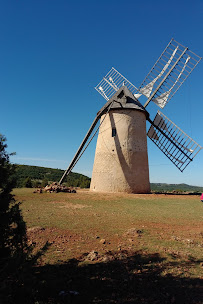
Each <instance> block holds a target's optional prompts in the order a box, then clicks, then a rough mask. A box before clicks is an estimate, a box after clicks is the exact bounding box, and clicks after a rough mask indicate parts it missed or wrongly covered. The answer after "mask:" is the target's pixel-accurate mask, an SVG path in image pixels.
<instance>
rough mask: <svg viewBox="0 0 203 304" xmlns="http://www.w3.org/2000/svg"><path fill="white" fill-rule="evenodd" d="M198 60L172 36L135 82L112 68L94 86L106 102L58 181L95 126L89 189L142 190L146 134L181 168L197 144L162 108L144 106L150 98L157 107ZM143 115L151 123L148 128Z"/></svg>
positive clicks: (146, 180)
mask: <svg viewBox="0 0 203 304" xmlns="http://www.w3.org/2000/svg"><path fill="white" fill-rule="evenodd" d="M200 60H201V57H199V56H198V55H196V54H195V53H193V52H191V51H190V50H189V49H188V48H187V47H184V46H183V45H181V44H180V43H178V42H177V41H175V40H174V39H172V40H171V41H170V42H169V44H168V45H167V47H166V48H165V50H164V51H163V53H162V54H161V56H160V57H159V59H158V60H157V61H156V63H155V65H154V66H153V67H152V69H151V71H150V72H149V73H148V75H147V76H146V78H145V79H144V81H143V82H142V83H141V85H140V87H139V88H137V87H135V86H134V85H133V84H132V83H131V82H130V81H128V80H127V79H126V78H125V77H124V76H123V75H122V74H120V73H119V72H118V71H117V70H116V69H115V68H112V69H111V70H110V71H109V72H108V73H107V75H106V76H105V77H103V79H102V80H101V81H100V83H99V84H98V85H97V86H96V88H95V89H96V90H97V91H98V92H99V93H100V94H101V95H102V96H103V97H104V98H105V99H106V104H105V105H104V106H103V107H102V108H101V109H100V111H99V112H98V113H97V116H96V118H95V119H94V121H93V123H92V125H91V127H90V129H89V130H88V132H87V134H86V136H85V138H84V140H83V141H82V143H81V145H80V147H79V149H78V151H77V152H76V154H75V156H74V158H73V160H72V161H71V163H70V165H69V167H68V168H67V170H66V171H65V172H64V174H63V176H62V178H61V180H60V181H59V183H60V184H61V183H62V182H63V180H64V178H65V177H66V176H67V175H68V174H69V173H70V172H71V170H72V169H73V167H74V166H75V165H76V163H77V162H78V160H79V159H80V157H81V156H82V154H83V153H84V151H85V150H86V148H87V147H88V145H89V144H90V142H91V140H92V139H93V137H94V136H95V135H96V133H97V131H98V130H99V134H98V139H97V146H96V152H95V161H94V167H93V173H92V181H91V186H90V190H92V191H104V192H129V193H148V192H149V191H150V183H149V167H148V154H147V136H148V137H149V138H150V140H152V142H153V143H154V144H155V145H156V146H157V147H158V148H159V149H160V150H161V151H162V152H163V153H164V154H165V155H166V156H167V157H168V159H169V160H170V161H171V162H172V163H173V164H174V165H175V166H176V167H177V168H178V169H179V170H180V171H181V172H183V170H184V169H185V168H186V167H187V166H188V164H190V162H191V161H193V159H194V157H195V156H196V155H197V154H198V152H199V151H200V150H201V149H202V147H201V146H200V145H199V144H197V143H196V142H195V141H194V140H193V139H192V138H191V137H190V136H188V135H187V134H186V133H185V132H183V131H182V130H181V129H180V128H179V127H178V126H177V125H175V124H174V123H173V122H172V121H171V120H170V119H169V118H168V117H166V116H165V115H164V114H163V113H162V112H160V111H158V112H157V114H156V116H155V118H154V119H153V120H151V119H150V114H149V113H148V112H147V110H146V107H147V106H148V104H149V103H150V102H151V101H152V102H154V103H155V104H156V105H157V106H159V107H160V108H161V109H163V108H164V107H165V105H166V104H167V103H168V102H169V101H170V99H171V98H172V97H173V95H174V94H175V93H176V91H177V90H178V89H179V87H180V86H181V85H182V84H183V82H184V81H185V80H186V78H187V77H188V76H189V75H190V74H191V72H192V71H193V69H194V68H195V67H196V65H197V64H198V63H199V61H200ZM142 95H143V96H144V97H146V98H147V100H146V102H145V104H144V105H142V104H141V103H140V102H139V100H138V99H139V98H140V97H141V96H142ZM99 120H100V123H99V126H98V127H97V128H96V125H97V123H98V121H99ZM146 120H148V122H149V123H150V124H151V126H150V128H149V130H148V132H146ZM95 128H96V130H95Z"/></svg>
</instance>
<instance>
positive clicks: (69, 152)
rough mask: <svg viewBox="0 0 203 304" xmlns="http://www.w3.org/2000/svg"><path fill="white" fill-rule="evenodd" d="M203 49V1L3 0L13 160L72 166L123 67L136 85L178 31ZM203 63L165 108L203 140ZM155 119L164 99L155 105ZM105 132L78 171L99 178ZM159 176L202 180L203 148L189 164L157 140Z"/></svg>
mask: <svg viewBox="0 0 203 304" xmlns="http://www.w3.org/2000/svg"><path fill="white" fill-rule="evenodd" d="M172 37H173V38H174V39H176V40H177V41H178V42H180V43H181V44H183V45H185V46H188V47H189V48H190V49H191V50H192V51H194V52H196V53H197V54H198V55H199V56H203V1H202V0H195V1H189V0H185V1H177V0H176V1H174V0H172V1H163V0H161V1H156V0H155V1H151V0H150V1H149V0H148V1H135V0H132V1H129V0H126V1H120V0H109V1H106V0H103V1H89V0H87V1H75V2H73V1H65V0H63V1H62V0H59V1H55V0H54V1H52V0H47V1H44V0H29V1H27V0H26V1H25V0H24V1H23V0H22V1H14V0H10V1H0V41H1V48H0V104H1V107H0V111H1V119H0V132H1V133H2V134H4V135H5V136H6V137H7V143H8V150H9V151H10V152H12V151H16V153H17V155H16V156H14V157H12V158H11V160H12V162H15V163H19V164H28V165H37V166H46V167H52V168H62V169H65V168H66V167H67V166H68V165H69V163H70V161H71V159H72V157H73V156H74V154H75V152H76V150H77V148H78V146H79V144H80V143H81V141H82V139H83V137H84V135H85V134H86V131H87V130H88V128H89V126H90V124H91V122H92V120H93V119H94V117H95V115H96V113H97V111H98V110H99V109H100V108H101V107H102V105H103V104H104V102H105V101H104V99H103V98H102V97H101V96H100V95H99V94H98V93H97V92H96V91H95V90H94V86H95V85H97V83H98V82H99V81H100V80H101V77H103V76H104V75H105V74H106V73H107V72H108V70H109V69H110V68H111V67H112V66H114V67H115V68H116V69H118V71H120V72H121V73H122V74H124V75H125V76H126V77H127V78H128V79H129V80H130V81H131V82H133V83H134V84H135V85H136V86H139V84H140V83H141V82H142V80H143V79H144V77H145V76H146V74H147V73H148V71H149V70H150V69H151V67H152V65H153V64H154V62H155V61H156V60H157V58H158V57H159V55H160V54H161V52H162V51H163V49H164V48H165V46H166V45H167V44H168V42H169V41H170V39H171V38H172ZM202 87H203V61H202V62H201V63H200V64H199V65H198V66H197V68H196V69H195V70H194V71H193V73H192V74H191V75H190V78H189V79H188V80H187V81H186V82H185V83H184V85H183V86H182V87H181V88H180V90H179V91H178V93H176V95H175V96H174V97H173V99H172V100H171V101H170V103H169V104H168V105H167V106H166V107H165V108H164V110H163V113H164V114H165V115H166V116H168V117H169V118H170V119H171V120H172V121H174V122H175V123H176V124H177V125H178V126H179V127H180V128H182V129H183V130H184V131H185V132H186V133H187V134H188V135H190V136H192V137H193V138H194V140H196V141H197V142H198V143H199V144H200V145H202V146H203V132H202V130H203V127H202V124H203V120H202V117H203V97H202ZM148 110H149V111H150V113H151V118H153V117H154V115H155V113H156V111H157V110H158V107H157V106H156V105H155V104H150V106H149V107H148ZM95 146H96V139H95V140H94V141H93V142H92V143H91V146H90V147H89V148H88V150H87V151H86V153H85V154H84V155H83V157H82V158H81V160H80V161H79V162H78V164H77V166H76V167H75V168H74V171H76V172H81V173H84V174H86V175H89V176H91V172H92V167H93V160H94V151H95ZM148 152H149V166H150V180H151V182H167V183H183V182H184V183H188V184H192V185H200V186H203V150H202V151H201V152H200V153H199V154H198V156H197V157H196V159H195V160H194V162H192V163H191V164H190V165H189V166H188V167H187V168H186V170H185V171H184V173H181V172H179V170H178V169H176V168H175V166H174V165H173V164H172V163H171V162H170V161H169V160H168V159H167V158H166V157H165V156H164V155H163V154H162V152H160V151H159V150H158V149H157V148H156V146H155V145H154V144H153V143H152V142H150V141H149V142H148Z"/></svg>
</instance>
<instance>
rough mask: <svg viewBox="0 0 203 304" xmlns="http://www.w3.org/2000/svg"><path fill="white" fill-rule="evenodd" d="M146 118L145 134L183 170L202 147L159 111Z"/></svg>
mask: <svg viewBox="0 0 203 304" xmlns="http://www.w3.org/2000/svg"><path fill="white" fill-rule="evenodd" d="M148 120H149V122H150V123H151V127H150V129H149V131H148V133H147V136H148V137H149V138H150V139H151V140H152V141H153V143H154V144H155V145H156V146H157V147H158V148H159V149H160V150H161V151H162V152H163V153H164V154H165V155H166V156H167V157H168V158H169V159H170V161H171V162H172V163H173V164H174V165H175V166H176V167H177V168H178V169H179V170H180V171H181V172H183V171H184V169H185V168H186V167H187V166H188V165H189V163H190V162H191V161H193V159H194V157H195V156H196V155H197V154H198V153H199V152H200V150H201V149H202V147H201V146H200V145H199V144H198V143H197V142H195V141H194V140H193V139H192V138H191V137H190V136H189V135H187V134H186V133H185V132H184V131H182V130H181V129H180V128H179V127H178V126H177V125H176V124H174V123H173V122H172V121H171V120H170V119H169V118H168V117H166V115H164V114H163V113H161V112H160V111H158V112H157V114H156V116H155V118H154V120H153V121H151V120H150V119H148Z"/></svg>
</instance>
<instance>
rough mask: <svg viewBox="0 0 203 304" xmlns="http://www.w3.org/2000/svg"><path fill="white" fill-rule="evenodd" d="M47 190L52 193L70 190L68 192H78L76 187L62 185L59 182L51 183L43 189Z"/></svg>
mask: <svg viewBox="0 0 203 304" xmlns="http://www.w3.org/2000/svg"><path fill="white" fill-rule="evenodd" d="M43 190H44V191H45V192H49V193H52V192H56V193H58V192H68V193H76V190H74V189H71V188H69V187H66V186H62V185H59V184H57V183H52V184H50V185H47V186H46V187H44V189H43Z"/></svg>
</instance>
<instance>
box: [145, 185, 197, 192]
mask: <svg viewBox="0 0 203 304" xmlns="http://www.w3.org/2000/svg"><path fill="white" fill-rule="evenodd" d="M150 185H151V190H152V191H160V192H162V191H163V192H164V191H165V192H166V191H167V192H171V191H179V192H182V191H183V192H184V191H187V192H203V187H198V186H191V185H187V184H165V183H151V184H150Z"/></svg>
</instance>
